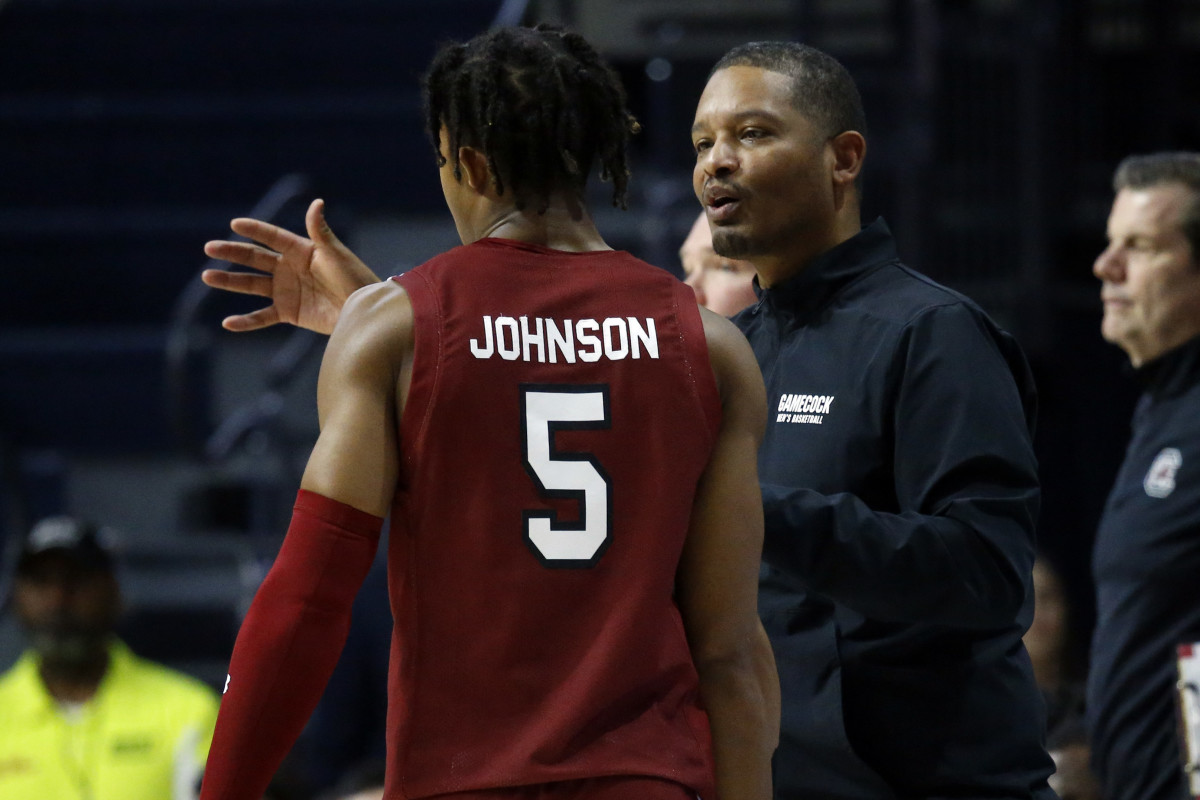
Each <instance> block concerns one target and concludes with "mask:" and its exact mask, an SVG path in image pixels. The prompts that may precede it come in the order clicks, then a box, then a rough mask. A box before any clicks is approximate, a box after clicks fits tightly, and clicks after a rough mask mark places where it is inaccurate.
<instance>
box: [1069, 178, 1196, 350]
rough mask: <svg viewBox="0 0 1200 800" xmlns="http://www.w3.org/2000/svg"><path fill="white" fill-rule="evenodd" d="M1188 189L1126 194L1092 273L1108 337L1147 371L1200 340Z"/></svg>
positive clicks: (1119, 197) (1118, 201)
mask: <svg viewBox="0 0 1200 800" xmlns="http://www.w3.org/2000/svg"><path fill="white" fill-rule="evenodd" d="M1191 199H1192V196H1191V193H1190V192H1189V190H1188V189H1187V188H1186V187H1185V186H1183V185H1182V184H1177V183H1165V184H1160V185H1158V186H1152V187H1149V188H1145V189H1122V190H1120V191H1119V192H1118V193H1117V197H1116V199H1115V200H1114V201H1113V207H1112V212H1111V213H1110V214H1109V217H1108V247H1106V248H1105V249H1104V252H1102V253H1101V254H1100V255H1099V257H1097V259H1096V263H1095V264H1094V265H1093V267H1092V272H1093V273H1095V275H1096V277H1097V278H1099V279H1100V280H1101V281H1102V282H1103V286H1102V288H1101V290H1100V299H1101V300H1102V301H1103V302H1104V321H1103V322H1102V323H1101V327H1100V332H1101V334H1102V335H1103V336H1104V338H1105V339H1106V340H1107V341H1109V342H1112V343H1113V344H1115V345H1117V346H1118V347H1120V348H1121V349H1122V350H1124V351H1125V352H1126V353H1128V354H1129V358H1130V361H1132V362H1133V365H1134V366H1135V367H1136V366H1141V365H1142V364H1144V363H1145V362H1147V361H1151V360H1153V359H1155V358H1157V357H1159V356H1160V355H1162V354H1163V353H1165V352H1167V351H1168V350H1170V349H1172V348H1174V347H1177V346H1178V345H1181V344H1183V343H1184V342H1186V341H1187V340H1188V339H1191V338H1192V337H1193V336H1196V335H1198V334H1200V260H1198V259H1197V257H1196V254H1194V253H1193V252H1192V248H1191V246H1190V244H1189V243H1188V240H1187V237H1186V236H1185V235H1184V233H1183V229H1182V226H1181V222H1182V219H1183V213H1184V210H1185V209H1186V204H1187V203H1188V202H1189V201H1190V200H1191Z"/></svg>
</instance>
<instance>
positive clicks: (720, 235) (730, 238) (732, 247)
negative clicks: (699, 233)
mask: <svg viewBox="0 0 1200 800" xmlns="http://www.w3.org/2000/svg"><path fill="white" fill-rule="evenodd" d="M712 240H713V250H715V251H716V253H717V255H719V256H721V257H722V258H733V259H738V260H741V259H745V258H746V257H747V256H749V255H753V252H752V248H751V244H750V239H749V238H747V237H746V236H744V235H743V234H740V233H734V232H733V231H727V230H722V229H721V228H717V229H716V230H714V231H713V232H712Z"/></svg>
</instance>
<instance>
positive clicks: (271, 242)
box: [229, 217, 309, 253]
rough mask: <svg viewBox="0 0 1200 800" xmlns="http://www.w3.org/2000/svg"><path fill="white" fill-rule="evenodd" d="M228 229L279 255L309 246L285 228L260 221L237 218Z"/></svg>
mask: <svg viewBox="0 0 1200 800" xmlns="http://www.w3.org/2000/svg"><path fill="white" fill-rule="evenodd" d="M229 227H230V228H232V229H233V232H234V233H236V234H237V235H238V236H245V237H246V238H247V239H251V240H253V241H256V242H258V243H259V244H262V245H266V246H267V247H269V248H271V249H272V250H274V251H276V252H279V253H286V252H287V251H288V250H290V249H292V248H294V247H303V246H305V245H307V244H309V241H308V240H307V239H305V238H304V237H303V236H298V235H296V234H294V233H292V232H291V231H289V230H287V229H286V228H281V227H279V226H278V225H272V224H271V223H269V222H263V221H262V220H260V219H251V218H249V217H238V218H237V219H235V220H233V221H232V222H230V223H229Z"/></svg>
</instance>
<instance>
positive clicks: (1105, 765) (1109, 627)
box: [1088, 337, 1200, 800]
mask: <svg viewBox="0 0 1200 800" xmlns="http://www.w3.org/2000/svg"><path fill="white" fill-rule="evenodd" d="M1137 378H1138V380H1139V381H1140V382H1141V383H1142V384H1143V385H1144V386H1145V392H1144V393H1143V395H1142V397H1141V399H1139V400H1138V405H1137V409H1136V411H1135V412H1134V416H1133V436H1132V438H1131V439H1130V441H1129V447H1128V449H1127V450H1126V452H1125V460H1124V462H1122V464H1121V469H1120V471H1119V472H1118V474H1117V479H1116V482H1115V483H1114V484H1113V488H1112V491H1111V492H1110V493H1109V495H1108V502H1107V503H1106V505H1105V507H1104V514H1103V515H1102V516H1101V518H1100V526H1099V528H1098V530H1097V532H1096V547H1095V549H1094V550H1093V553H1092V564H1093V572H1094V575H1095V579H1096V618H1097V619H1096V632H1095V634H1094V635H1093V637H1092V652H1091V664H1090V670H1089V674H1088V716H1089V718H1090V721H1091V729H1092V760H1093V763H1094V765H1095V767H1096V769H1097V772H1098V773H1099V775H1100V779H1101V782H1102V783H1103V784H1104V790H1105V794H1104V796H1105V797H1107V798H1111V800H1160V799H1161V798H1181V797H1187V796H1189V795H1188V793H1187V790H1186V786H1187V781H1186V780H1185V777H1184V773H1183V769H1182V763H1181V760H1180V755H1181V748H1180V745H1179V740H1178V738H1177V731H1176V706H1175V702H1176V701H1175V691H1176V689H1175V683H1176V646H1177V645H1180V644H1190V643H1195V642H1197V641H1200V479H1198V478H1197V475H1198V474H1200V473H1198V472H1197V470H1198V469H1200V337H1197V338H1194V339H1192V340H1190V341H1188V342H1186V343H1184V344H1182V345H1180V346H1179V347H1177V348H1175V349H1173V350H1171V351H1169V352H1167V353H1165V354H1163V355H1162V356H1160V357H1159V358H1157V359H1155V360H1154V361H1151V362H1149V363H1147V364H1144V365H1143V366H1142V367H1141V368H1139V369H1138V370H1137Z"/></svg>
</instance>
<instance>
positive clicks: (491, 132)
mask: <svg viewBox="0 0 1200 800" xmlns="http://www.w3.org/2000/svg"><path fill="white" fill-rule="evenodd" d="M424 97H425V126H426V132H427V133H428V134H429V137H430V140H431V141H432V143H433V146H434V149H435V151H436V150H437V148H438V134H439V132H440V130H441V129H442V128H443V127H445V129H446V133H447V138H448V146H449V147H448V150H449V152H448V153H447V154H446V156H443V155H442V154H441V153H440V152H438V153H437V162H438V166H439V167H440V166H443V165H444V164H445V163H446V158H447V156H448V157H449V158H450V159H451V161H452V163H453V165H454V176H455V178H458V179H461V178H462V170H461V165H460V164H459V162H458V149H459V148H460V147H462V146H469V147H475V148H478V149H479V150H481V151H482V152H483V153H484V154H485V155H486V156H487V161H488V167H489V168H490V169H491V173H492V176H493V180H494V182H495V187H496V192H497V193H498V194H504V193H505V192H506V191H512V193H513V197H514V200H515V203H516V206H517V208H520V209H523V208H525V207H526V206H527V205H528V204H529V203H530V202H533V203H535V204H536V208H537V211H538V212H539V213H541V212H544V211H545V210H546V208H547V207H548V206H549V203H550V198H551V196H552V195H553V194H555V193H557V192H560V191H572V192H576V193H578V194H580V195H582V193H583V190H584V187H585V185H586V184H587V179H588V174H589V173H590V172H591V171H592V167H593V165H594V163H595V162H596V161H597V160H598V161H599V162H600V177H601V179H604V180H608V179H611V180H612V182H613V205H615V206H620V207H621V208H624V207H625V194H626V189H627V187H628V184H629V166H628V163H627V157H626V149H627V145H628V142H629V137H630V136H631V135H632V134H634V133H636V132H637V131H638V130H639V129H640V126H639V125H638V122H637V120H636V119H634V117H633V115H632V114H631V113H630V112H629V110H628V108H627V107H626V98H625V88H624V87H623V86H622V85H621V80H620V78H619V77H618V76H617V74H616V72H614V71H613V69H612V68H611V67H609V66H608V65H607V64H606V63H604V61H603V60H602V59H601V58H600V56H599V55H598V54H597V53H596V51H595V50H594V49H592V46H591V45H590V44H588V43H587V41H586V40H585V39H584V38H583V37H582V36H580V35H579V34H576V33H570V32H567V31H563V30H562V29H559V28H556V27H553V26H549V25H538V26H537V27H536V28H497V29H494V30H491V31H488V32H487V33H484V34H481V35H479V36H476V37H475V38H473V39H471V40H470V41H468V42H466V43H457V42H455V43H450V44H446V45H443V46H442V48H441V49H440V50H439V51H438V53H437V55H436V56H434V59H433V63H432V64H431V65H430V67H429V71H428V72H427V73H426V75H425V81H424Z"/></svg>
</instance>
